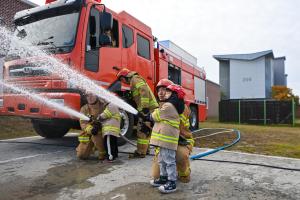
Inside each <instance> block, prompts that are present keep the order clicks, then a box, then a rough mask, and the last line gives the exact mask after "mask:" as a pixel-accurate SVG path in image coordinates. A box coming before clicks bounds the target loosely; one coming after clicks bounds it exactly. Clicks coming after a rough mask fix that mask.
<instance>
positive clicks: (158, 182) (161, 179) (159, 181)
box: [150, 176, 168, 187]
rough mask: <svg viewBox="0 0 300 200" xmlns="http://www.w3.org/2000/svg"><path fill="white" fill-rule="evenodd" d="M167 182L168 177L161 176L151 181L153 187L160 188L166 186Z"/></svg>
mask: <svg viewBox="0 0 300 200" xmlns="http://www.w3.org/2000/svg"><path fill="white" fill-rule="evenodd" d="M167 181H168V177H167V176H160V177H159V178H157V179H154V180H151V181H150V184H151V185H152V186H153V187H159V186H161V185H164V184H166V183H167Z"/></svg>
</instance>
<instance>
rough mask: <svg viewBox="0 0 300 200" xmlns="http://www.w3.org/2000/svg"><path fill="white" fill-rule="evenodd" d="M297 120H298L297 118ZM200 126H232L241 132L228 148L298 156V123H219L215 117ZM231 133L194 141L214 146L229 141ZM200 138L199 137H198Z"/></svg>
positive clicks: (299, 153)
mask: <svg viewBox="0 0 300 200" xmlns="http://www.w3.org/2000/svg"><path fill="white" fill-rule="evenodd" d="M298 121H299V120H298ZM200 126H201V128H234V129H238V130H240V132H241V140H240V142H239V143H237V144H236V145H235V146H233V147H231V148H229V149H228V150H234V151H241V152H247V153H257V154H264V155H273V156H285V157H292V158H300V128H299V127H300V124H297V126H295V127H291V126H290V125H274V126H263V125H247V124H241V125H239V124H231V123H219V122H218V121H217V120H216V119H214V120H208V121H206V122H203V123H200ZM234 138H235V135H234V134H233V133H224V134H220V135H217V136H214V137H211V138H207V139H202V141H200V142H199V141H196V144H197V145H199V146H202V147H210V148H214V147H216V146H222V145H223V144H224V143H230V141H232V140H233V139H234ZM200 140H201V139H200Z"/></svg>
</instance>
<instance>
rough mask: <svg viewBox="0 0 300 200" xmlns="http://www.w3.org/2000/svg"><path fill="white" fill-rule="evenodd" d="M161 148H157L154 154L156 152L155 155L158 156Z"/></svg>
mask: <svg viewBox="0 0 300 200" xmlns="http://www.w3.org/2000/svg"><path fill="white" fill-rule="evenodd" d="M159 150H160V149H159V147H155V150H154V152H155V155H156V156H157V155H158V154H159Z"/></svg>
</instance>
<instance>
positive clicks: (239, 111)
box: [239, 100, 241, 124]
mask: <svg viewBox="0 0 300 200" xmlns="http://www.w3.org/2000/svg"><path fill="white" fill-rule="evenodd" d="M239 124H241V100H239Z"/></svg>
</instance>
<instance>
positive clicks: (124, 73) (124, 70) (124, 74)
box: [117, 68, 130, 78]
mask: <svg viewBox="0 0 300 200" xmlns="http://www.w3.org/2000/svg"><path fill="white" fill-rule="evenodd" d="M129 73H130V70H129V69H127V68H122V69H121V70H120V71H119V72H118V74H117V77H118V78H121V77H127V76H128V74H129Z"/></svg>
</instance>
